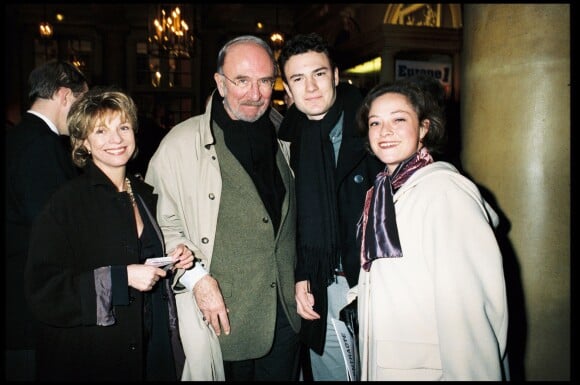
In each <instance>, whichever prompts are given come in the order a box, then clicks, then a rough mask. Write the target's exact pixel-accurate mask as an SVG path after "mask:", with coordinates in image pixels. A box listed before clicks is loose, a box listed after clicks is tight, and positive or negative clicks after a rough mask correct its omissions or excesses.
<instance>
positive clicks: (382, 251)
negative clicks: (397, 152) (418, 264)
mask: <svg viewBox="0 0 580 385" xmlns="http://www.w3.org/2000/svg"><path fill="white" fill-rule="evenodd" d="M430 163H433V158H432V157H431V155H430V154H429V151H428V150H427V148H425V147H423V148H422V149H421V150H419V152H417V153H416V154H413V155H412V156H410V157H409V158H407V159H406V160H404V161H403V162H401V164H399V166H397V168H396V169H395V171H394V172H393V175H389V172H388V170H387V168H386V167H385V171H383V172H380V173H378V174H377V177H376V179H375V185H374V186H373V187H371V188H370V189H369V191H367V195H366V198H365V205H364V210H363V214H362V216H361V219H360V220H359V222H358V225H357V241H358V242H359V244H360V250H361V254H360V258H361V265H362V267H363V269H364V270H365V271H369V270H370V269H371V264H372V262H373V261H374V260H375V259H377V258H400V257H402V256H403V251H402V249H401V242H400V240H399V231H398V228H397V221H396V215H395V204H394V203H393V194H394V193H395V192H396V191H397V190H398V189H399V188H400V187H401V186H402V185H403V184H404V183H405V182H406V181H407V180H408V179H409V178H410V177H411V175H413V174H414V173H415V171H417V170H418V169H420V168H422V167H425V166H426V165H428V164H430ZM387 182H388V183H387ZM387 187H388V190H387Z"/></svg>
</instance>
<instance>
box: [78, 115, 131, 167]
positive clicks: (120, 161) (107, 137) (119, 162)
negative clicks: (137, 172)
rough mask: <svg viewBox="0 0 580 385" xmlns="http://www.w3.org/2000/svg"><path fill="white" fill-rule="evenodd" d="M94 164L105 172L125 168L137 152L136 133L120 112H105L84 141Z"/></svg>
mask: <svg viewBox="0 0 580 385" xmlns="http://www.w3.org/2000/svg"><path fill="white" fill-rule="evenodd" d="M84 146H85V147H86V148H87V149H88V150H89V151H90V153H92V158H93V162H94V163H95V165H96V166H98V167H99V168H100V169H101V170H103V172H105V173H106V174H107V175H109V171H113V170H114V169H117V168H120V167H123V168H124V167H125V165H126V164H127V162H128V161H129V159H131V156H132V155H133V152H134V151H135V132H134V131H133V127H132V125H131V123H130V122H129V121H127V120H126V119H123V116H122V114H121V112H119V111H111V110H107V111H105V112H104V113H103V114H102V115H101V116H100V117H99V119H97V120H96V124H95V127H94V129H93V130H92V132H91V133H90V134H89V136H88V137H87V139H85V141H84Z"/></svg>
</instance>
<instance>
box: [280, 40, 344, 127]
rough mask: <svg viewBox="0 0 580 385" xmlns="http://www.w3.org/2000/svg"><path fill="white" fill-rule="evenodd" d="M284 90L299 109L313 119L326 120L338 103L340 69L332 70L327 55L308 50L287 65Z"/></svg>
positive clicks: (287, 62) (289, 60)
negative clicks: (334, 105) (326, 116)
mask: <svg viewBox="0 0 580 385" xmlns="http://www.w3.org/2000/svg"><path fill="white" fill-rule="evenodd" d="M284 73H285V74H286V79H287V83H284V89H285V90H286V92H287V93H288V94H289V95H290V96H291V97H292V99H293V100H294V103H295V104H296V107H297V108H298V109H299V110H300V111H302V112H303V113H304V114H306V116H307V117H308V119H310V120H320V119H322V118H324V116H325V115H326V113H327V112H328V110H329V109H330V107H332V105H333V104H334V101H335V100H336V86H337V85H338V81H339V77H338V68H335V69H334V70H333V69H332V66H331V64H330V60H329V59H328V56H326V54H324V53H321V52H315V51H308V52H305V53H302V54H298V55H294V56H291V57H290V58H289V59H288V61H286V63H285V64H284Z"/></svg>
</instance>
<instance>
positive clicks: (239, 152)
mask: <svg viewBox="0 0 580 385" xmlns="http://www.w3.org/2000/svg"><path fill="white" fill-rule="evenodd" d="M269 116H270V114H269V110H268V111H266V112H265V113H264V115H262V116H261V117H260V118H259V119H258V120H256V121H255V122H246V121H243V120H232V119H231V118H230V117H229V115H228V114H227V112H226V110H225V108H224V105H223V98H222V97H221V96H220V94H219V93H218V92H214V96H213V99H212V108H211V117H212V120H215V122H216V123H217V125H218V126H219V127H220V128H221V129H222V130H223V132H224V141H225V144H226V146H227V148H228V149H229V150H230V151H231V152H232V154H233V155H234V156H235V157H236V159H237V160H238V161H239V162H240V164H241V165H242V166H243V167H244V169H245V170H246V172H247V173H248V174H249V175H250V177H251V178H252V181H253V182H254V184H255V185H256V189H257V190H258V193H259V194H260V197H261V199H262V202H263V203H264V206H265V207H266V210H267V211H268V214H269V215H270V218H271V219H272V225H273V226H274V233H277V231H278V226H279V225H280V218H281V211H282V202H283V200H284V195H285V194H286V188H285V187H284V181H283V180H282V177H281V175H280V170H278V166H277V164H276V153H277V151H278V142H277V140H276V129H275V127H274V124H273V123H272V121H271V120H270V118H269Z"/></svg>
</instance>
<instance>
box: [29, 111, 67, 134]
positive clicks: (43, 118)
mask: <svg viewBox="0 0 580 385" xmlns="http://www.w3.org/2000/svg"><path fill="white" fill-rule="evenodd" d="M26 112H28V113H31V114H33V115H36V116H38V117H39V118H40V119H42V120H44V123H46V124H47V125H48V127H50V130H51V131H53V132H54V133H55V134H57V135H60V133H59V132H58V129H57V128H56V125H55V124H54V123H53V122H51V121H50V119H48V118H47V117H46V116H44V115H42V114H41V113H40V112H36V111H32V110H28V111H26Z"/></svg>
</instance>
